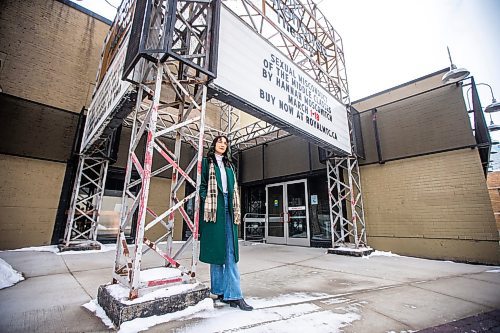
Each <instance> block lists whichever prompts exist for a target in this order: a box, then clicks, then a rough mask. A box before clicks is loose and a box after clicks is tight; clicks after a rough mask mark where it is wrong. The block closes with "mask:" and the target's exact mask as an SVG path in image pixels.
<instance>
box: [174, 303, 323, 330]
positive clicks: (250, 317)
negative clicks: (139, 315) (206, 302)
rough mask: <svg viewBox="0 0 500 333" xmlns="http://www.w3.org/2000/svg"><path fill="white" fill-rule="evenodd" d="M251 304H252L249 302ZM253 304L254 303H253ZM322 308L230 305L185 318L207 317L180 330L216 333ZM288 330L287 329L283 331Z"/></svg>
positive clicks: (310, 306) (296, 315)
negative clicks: (255, 307) (249, 309)
mask: <svg viewBox="0 0 500 333" xmlns="http://www.w3.org/2000/svg"><path fill="white" fill-rule="evenodd" d="M249 304H251V303H250V302H249ZM251 305H252V304H251ZM319 309H321V308H320V307H318V306H316V305H314V304H307V303H306V304H297V305H290V306H284V307H273V308H268V309H260V310H253V311H251V312H247V311H241V310H239V309H234V308H230V307H229V306H227V307H224V308H222V309H217V311H212V312H200V313H197V314H196V315H194V316H191V317H189V318H183V319H193V318H200V319H205V320H203V321H200V322H197V323H195V324H192V325H189V326H187V327H185V328H184V329H182V330H179V331H178V332H183V333H199V332H203V333H212V332H213V333H215V332H223V331H227V330H236V329H241V328H245V327H251V326H255V325H259V324H262V323H268V322H273V321H280V322H281V321H282V320H288V319H291V318H295V317H300V316H303V315H305V314H308V313H312V312H315V311H317V310H319ZM282 332H286V331H282Z"/></svg>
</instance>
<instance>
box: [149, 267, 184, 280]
mask: <svg viewBox="0 0 500 333" xmlns="http://www.w3.org/2000/svg"><path fill="white" fill-rule="evenodd" d="M180 276H181V271H180V270H179V269H177V268H169V267H158V268H151V269H145V270H143V271H141V281H152V280H159V279H169V278H174V277H180Z"/></svg>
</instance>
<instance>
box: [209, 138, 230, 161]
mask: <svg viewBox="0 0 500 333" xmlns="http://www.w3.org/2000/svg"><path fill="white" fill-rule="evenodd" d="M220 138H224V139H226V142H227V149H226V151H225V152H224V154H222V162H224V165H225V166H232V165H233V160H232V158H231V149H230V146H229V139H228V138H227V136H225V135H218V136H216V137H215V138H214V140H213V141H212V144H211V145H210V148H208V152H207V158H208V159H209V160H211V161H213V162H214V163H217V161H216V160H215V145H216V143H217V141H218V140H219V139H220Z"/></svg>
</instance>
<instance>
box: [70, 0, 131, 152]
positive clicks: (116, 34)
mask: <svg viewBox="0 0 500 333" xmlns="http://www.w3.org/2000/svg"><path fill="white" fill-rule="evenodd" d="M135 1H136V0H124V1H122V3H121V5H120V7H119V8H118V10H117V13H116V16H115V20H114V21H113V25H112V26H111V28H110V30H109V32H108V34H107V36H106V39H105V40H104V46H103V50H102V54H101V61H100V63H99V69H98V71H97V77H96V85H95V89H94V93H93V96H92V102H91V104H90V107H89V110H88V112H87V120H86V121H85V129H84V132H83V138H82V144H81V147H80V151H81V152H83V151H85V150H86V149H88V148H89V147H90V146H91V145H92V144H93V142H94V141H96V140H97V138H98V136H99V135H100V134H101V133H102V132H103V130H104V124H105V122H106V120H109V118H110V117H111V116H112V114H113V112H116V111H118V110H117V109H118V106H119V104H120V102H121V101H122V100H123V99H124V97H125V94H126V93H127V92H128V91H129V90H131V89H132V85H131V84H130V83H129V82H126V81H122V80H121V77H122V72H123V64H124V62H125V55H126V51H127V46H128V40H129V36H130V27H131V26H132V18H133V13H134V8H135Z"/></svg>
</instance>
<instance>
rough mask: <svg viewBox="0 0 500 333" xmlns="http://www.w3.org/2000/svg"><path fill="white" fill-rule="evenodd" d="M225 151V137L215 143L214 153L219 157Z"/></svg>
mask: <svg viewBox="0 0 500 333" xmlns="http://www.w3.org/2000/svg"><path fill="white" fill-rule="evenodd" d="M226 150H227V141H226V138H225V137H220V138H219V139H217V141H216V142H215V152H216V153H217V154H219V155H222V154H224V153H225V152H226Z"/></svg>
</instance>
